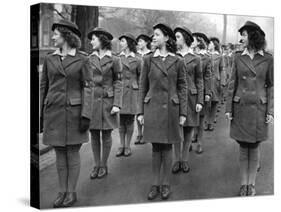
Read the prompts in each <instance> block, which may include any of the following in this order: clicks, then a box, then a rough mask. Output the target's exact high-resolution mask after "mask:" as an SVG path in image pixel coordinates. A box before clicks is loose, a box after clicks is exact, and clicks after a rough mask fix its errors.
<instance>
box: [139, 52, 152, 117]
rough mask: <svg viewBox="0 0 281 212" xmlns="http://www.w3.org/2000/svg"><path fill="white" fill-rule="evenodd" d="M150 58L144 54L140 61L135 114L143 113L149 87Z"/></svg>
mask: <svg viewBox="0 0 281 212" xmlns="http://www.w3.org/2000/svg"><path fill="white" fill-rule="evenodd" d="M149 63H150V58H149V56H145V57H144V58H143V61H142V65H141V75H140V82H139V84H140V87H139V98H138V107H137V114H138V115H143V113H144V98H145V96H146V94H147V92H148V89H149V82H148V73H149V68H150V64H149Z"/></svg>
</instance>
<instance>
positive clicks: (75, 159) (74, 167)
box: [66, 144, 81, 192]
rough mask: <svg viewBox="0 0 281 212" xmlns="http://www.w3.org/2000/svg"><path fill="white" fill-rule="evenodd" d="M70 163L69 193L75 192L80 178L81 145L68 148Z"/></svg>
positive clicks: (68, 160)
mask: <svg viewBox="0 0 281 212" xmlns="http://www.w3.org/2000/svg"><path fill="white" fill-rule="evenodd" d="M66 148H67V162H68V192H75V190H76V185H77V182H78V178H79V175H80V164H81V162H80V153H79V150H80V148H81V144H77V145H68V146H67V147H66Z"/></svg>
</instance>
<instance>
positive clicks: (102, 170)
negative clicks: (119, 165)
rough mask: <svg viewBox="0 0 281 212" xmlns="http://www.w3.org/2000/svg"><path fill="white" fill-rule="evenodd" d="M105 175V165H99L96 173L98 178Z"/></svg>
mask: <svg viewBox="0 0 281 212" xmlns="http://www.w3.org/2000/svg"><path fill="white" fill-rule="evenodd" d="M106 175H107V167H100V168H99V173H98V178H99V179H101V178H103V177H105V176H106Z"/></svg>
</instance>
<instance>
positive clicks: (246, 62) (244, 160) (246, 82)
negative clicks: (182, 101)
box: [226, 21, 273, 196]
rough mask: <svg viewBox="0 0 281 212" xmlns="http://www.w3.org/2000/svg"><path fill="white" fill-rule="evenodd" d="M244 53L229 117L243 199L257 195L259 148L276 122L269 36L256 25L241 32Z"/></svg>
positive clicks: (237, 60) (236, 65) (237, 63)
mask: <svg viewBox="0 0 281 212" xmlns="http://www.w3.org/2000/svg"><path fill="white" fill-rule="evenodd" d="M239 32H240V34H241V36H242V44H243V46H244V48H245V49H244V50H243V51H241V52H237V53H236V54H235V56H234V61H233V66H232V67H233V68H232V76H231V80H230V82H229V86H228V96H227V104H226V117H227V119H229V120H231V125H230V137H231V138H233V139H234V140H236V141H237V142H238V144H239V145H240V153H239V154H240V172H241V187H240V195H241V196H254V195H255V194H256V190H255V181H256V175H257V168H258V164H259V160H260V158H259V146H260V143H261V142H262V141H265V140H267V138H268V124H269V123H271V122H272V121H273V57H272V55H270V54H269V53H267V52H265V50H264V48H265V33H264V31H263V30H262V29H261V28H260V27H259V26H258V25H257V24H256V23H254V22H251V21H247V22H246V23H245V25H244V26H242V27H241V28H240V29H239Z"/></svg>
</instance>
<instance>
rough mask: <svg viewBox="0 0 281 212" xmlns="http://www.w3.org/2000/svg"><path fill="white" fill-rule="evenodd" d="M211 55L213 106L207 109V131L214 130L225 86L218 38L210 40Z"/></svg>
mask: <svg viewBox="0 0 281 212" xmlns="http://www.w3.org/2000/svg"><path fill="white" fill-rule="evenodd" d="M208 48H209V53H210V54H211V61H212V77H211V79H212V84H211V86H212V98H211V104H210V105H209V107H207V108H206V109H207V112H206V128H205V130H206V131H208V130H209V131H213V130H214V122H215V119H216V113H217V109H218V108H217V107H218V103H219V101H220V99H221V87H222V86H223V85H225V82H224V75H223V68H224V65H223V58H222V56H221V54H220V44H219V39H218V38H210V43H209V47H208Z"/></svg>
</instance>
